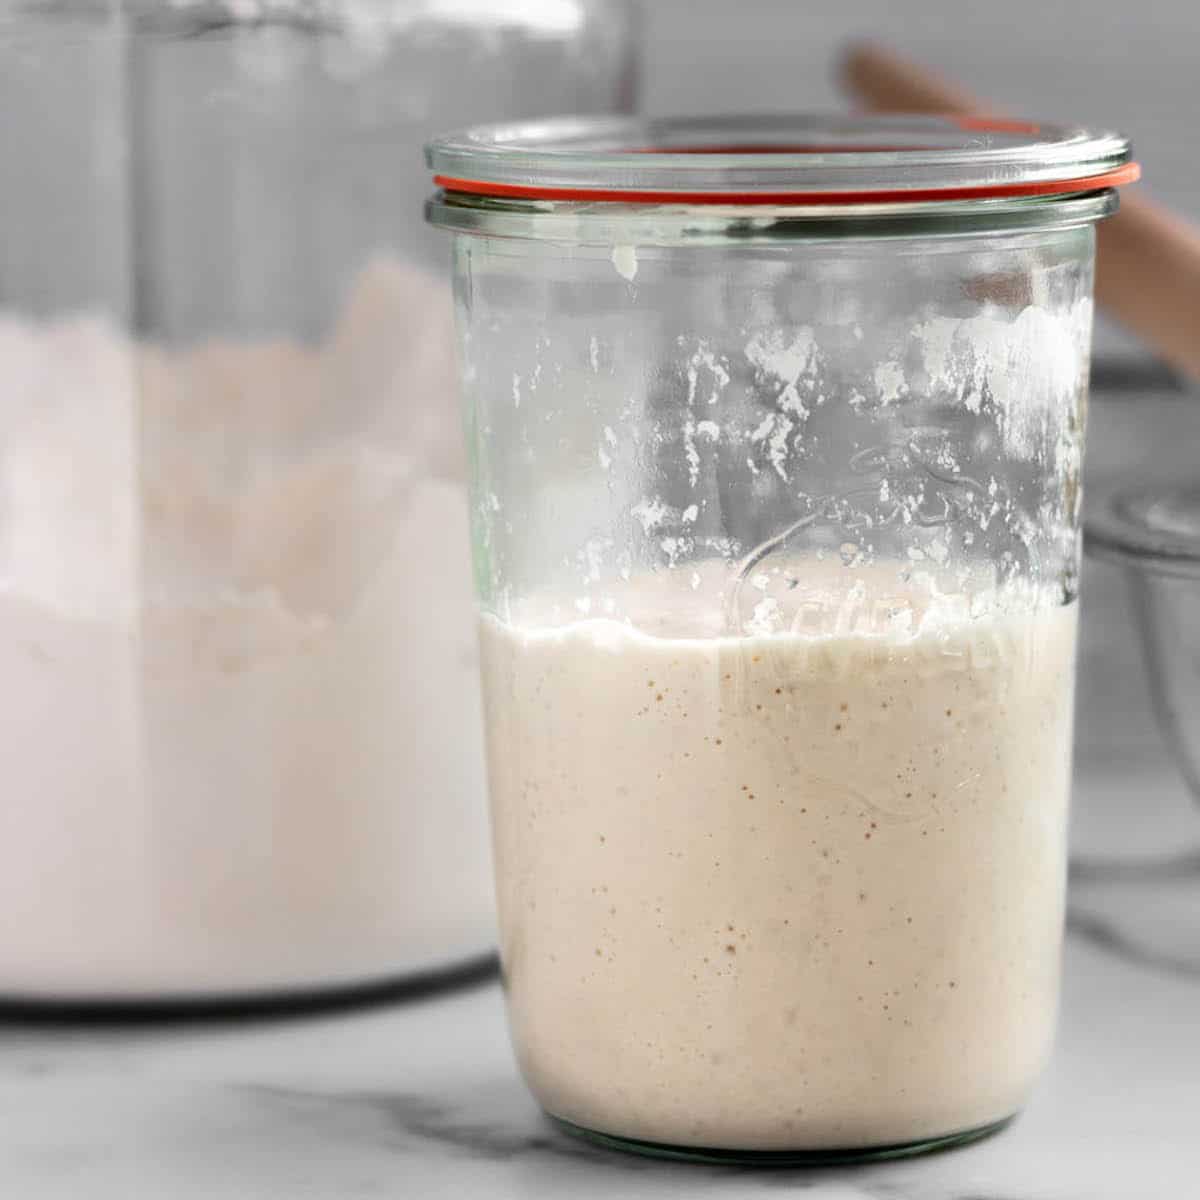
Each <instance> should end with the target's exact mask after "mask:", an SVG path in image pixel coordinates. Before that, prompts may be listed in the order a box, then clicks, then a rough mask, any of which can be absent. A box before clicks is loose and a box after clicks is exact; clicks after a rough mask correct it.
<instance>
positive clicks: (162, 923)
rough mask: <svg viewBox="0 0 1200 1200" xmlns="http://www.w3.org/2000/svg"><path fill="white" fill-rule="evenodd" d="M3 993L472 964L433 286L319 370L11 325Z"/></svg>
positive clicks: (476, 859)
mask: <svg viewBox="0 0 1200 1200" xmlns="http://www.w3.org/2000/svg"><path fill="white" fill-rule="evenodd" d="M0 371H2V372H3V376H4V389H3V401H2V404H3V407H2V409H0V424H2V427H3V436H2V437H0V506H2V507H0V670H2V672H3V678H4V681H5V690H4V696H5V702H4V703H5V713H4V720H3V721H2V722H0V763H3V766H4V770H5V776H6V799H5V800H4V802H3V804H2V805H0V911H2V912H3V914H4V920H3V923H2V928H3V932H2V933H0V993H7V994H10V995H12V994H18V995H39V996H41V995H45V996H57V997H61V996H100V997H118V996H141V995H152V996H164V995H175V994H183V995H195V994H200V993H210V992H217V993H229V992H238V991H252V990H260V989H287V988H296V987H304V988H308V987H321V986H325V985H328V984H338V983H345V982H353V981H360V980H365V979H372V978H378V977H381V976H389V975H394V974H397V973H400V972H405V971H410V970H415V969H420V968H424V967H431V966H439V965H444V964H446V963H447V962H449V961H453V960H455V959H457V958H460V957H462V956H464V955H468V954H472V953H477V952H480V951H482V950H484V949H486V947H487V945H488V942H489V941H490V938H491V911H490V910H491V902H490V873H489V871H488V868H487V839H486V822H485V817H484V813H483V811H482V803H483V800H482V797H483V766H482V757H483V756H482V745H481V742H482V735H481V732H480V728H479V722H480V714H479V694H478V682H477V650H476V637H475V615H474V605H473V601H472V598H471V586H470V572H469V566H468V550H467V546H468V533H467V503H466V496H465V488H464V486H463V482H462V477H463V467H462V451H461V434H460V429H459V424H458V413H457V407H456V406H457V401H456V387H455V382H454V364H453V335H452V329H451V318H450V311H449V298H448V295H447V293H446V289H445V287H444V285H442V284H440V283H439V282H438V281H436V280H434V279H432V278H431V277H428V276H426V275H425V274H424V273H423V272H421V271H419V270H418V269H416V268H414V267H412V266H408V265H404V264H400V263H398V262H395V261H392V260H379V261H377V262H374V263H372V264H370V265H369V266H368V267H367V268H366V269H364V271H363V272H362V274H361V275H360V277H359V278H358V280H357V281H356V283H355V285H354V286H353V288H352V289H351V294H350V297H349V300H348V303H347V305H346V308H345V310H344V312H343V314H342V318H341V321H340V323H339V325H338V327H337V328H336V329H335V331H334V332H333V334H332V336H331V337H330V338H329V340H328V341H327V343H326V344H324V345H322V346H320V347H317V348H309V347H304V346H301V345H299V344H295V343H292V342H288V341H278V342H273V343H262V342H260V343H254V344H240V343H233V342H223V343H209V344H206V345H202V346H199V347H196V348H194V349H187V350H175V349H171V350H167V349H164V348H160V347H156V346H146V345H140V344H134V343H131V342H130V341H129V340H127V339H126V338H124V337H123V336H121V335H120V334H119V333H118V332H117V331H116V330H115V329H114V328H113V327H112V326H111V325H109V324H108V323H106V322H105V321H104V320H102V319H100V318H96V317H89V316H81V317H78V318H70V319H62V320H59V321H57V322H54V323H41V324H35V323H31V322H27V321H24V320H20V319H17V318H14V317H13V316H11V315H9V316H5V317H3V318H0Z"/></svg>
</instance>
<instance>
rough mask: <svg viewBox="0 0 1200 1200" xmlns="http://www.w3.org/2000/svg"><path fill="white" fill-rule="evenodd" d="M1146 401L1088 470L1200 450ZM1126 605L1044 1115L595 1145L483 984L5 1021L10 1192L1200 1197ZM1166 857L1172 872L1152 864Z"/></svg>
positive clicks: (1121, 419) (1085, 778)
mask: <svg viewBox="0 0 1200 1200" xmlns="http://www.w3.org/2000/svg"><path fill="white" fill-rule="evenodd" d="M1148 403H1149V401H1148V400H1142V401H1139V402H1137V403H1134V402H1132V401H1129V402H1126V401H1116V402H1104V401H1101V402H1100V403H1098V404H1097V405H1096V406H1095V409H1094V415H1093V457H1092V466H1091V468H1090V476H1089V478H1090V479H1091V481H1092V482H1095V483H1105V482H1110V481H1111V479H1112V478H1114V477H1115V475H1116V474H1118V473H1119V472H1121V471H1124V470H1127V469H1129V468H1130V467H1133V468H1134V469H1136V470H1139V471H1141V472H1142V473H1143V474H1145V473H1148V472H1152V471H1153V470H1156V469H1158V468H1159V467H1160V465H1161V463H1162V462H1163V461H1164V459H1165V458H1166V457H1167V453H1168V451H1167V448H1168V447H1169V446H1170V445H1172V444H1173V445H1174V446H1176V447H1178V446H1181V445H1182V446H1186V447H1189V450H1188V453H1189V454H1191V453H1192V452H1191V450H1190V447H1194V446H1195V445H1196V444H1197V441H1196V439H1195V438H1194V437H1191V436H1189V435H1190V434H1191V433H1192V432H1193V431H1195V430H1197V429H1200V405H1198V404H1196V403H1195V398H1194V397H1181V396H1176V397H1166V398H1163V399H1162V401H1161V404H1160V405H1159V408H1158V410H1156V415H1155V417H1154V419H1153V420H1152V421H1149V422H1147V420H1146V418H1147V415H1148V413H1149V411H1150V410H1149V408H1148ZM1147 429H1150V430H1151V431H1152V433H1153V436H1152V437H1147V434H1146V430H1147ZM1123 604H1124V590H1123V587H1122V582H1121V579H1120V572H1119V571H1118V570H1117V569H1116V568H1112V567H1105V566H1101V565H1093V566H1090V567H1089V569H1088V574H1087V577H1086V578H1085V582H1084V612H1083V616H1084V620H1083V630H1084V634H1083V640H1082V652H1081V664H1080V666H1081V674H1080V708H1079V719H1078V739H1077V748H1078V763H1079V769H1078V772H1077V781H1076V789H1075V790H1076V794H1075V809H1074V811H1075V820H1074V827H1073V847H1074V849H1073V853H1074V856H1075V860H1076V861H1075V866H1074V870H1073V881H1072V888H1071V898H1070V917H1069V922H1068V937H1067V946H1066V960H1065V968H1066V969H1065V983H1064V1003H1063V1014H1062V1021H1061V1027H1060V1036H1059V1041H1058V1046H1057V1050H1056V1054H1055V1057H1054V1060H1053V1063H1052V1065H1051V1067H1050V1069H1049V1071H1048V1073H1047V1075H1046V1077H1045V1079H1044V1080H1043V1082H1042V1084H1041V1086H1040V1087H1039V1089H1038V1091H1037V1093H1036V1095H1035V1097H1034V1100H1033V1102H1032V1104H1031V1106H1030V1108H1029V1109H1028V1111H1027V1112H1026V1113H1025V1114H1024V1115H1023V1116H1022V1118H1021V1119H1020V1120H1019V1121H1018V1122H1017V1123H1016V1124H1015V1125H1014V1126H1012V1127H1011V1128H1010V1129H1008V1130H1007V1131H1005V1132H1004V1133H1002V1134H1000V1135H998V1136H997V1137H995V1138H992V1139H990V1140H988V1141H986V1142H982V1143H979V1144H977V1145H975V1146H971V1147H967V1148H964V1149H960V1150H955V1151H951V1152H948V1153H943V1154H940V1155H936V1156H931V1157H928V1158H924V1159H919V1160H913V1161H910V1162H905V1163H894V1164H890V1165H881V1166H875V1167H869V1168H858V1169H850V1168H834V1169H827V1170H821V1171H812V1170H808V1171H797V1170H769V1171H759V1172H754V1171H748V1170H742V1169H734V1168H709V1167H689V1166H679V1165H667V1164H662V1163H651V1162H648V1161H645V1160H640V1159H637V1158H632V1157H627V1156H623V1155H618V1154H614V1153H610V1152H606V1151H601V1150H597V1149H593V1148H591V1147H589V1146H586V1145H584V1144H582V1143H579V1142H576V1141H573V1140H571V1139H569V1138H567V1137H565V1136H564V1135H562V1134H560V1133H558V1132H556V1131H555V1130H553V1129H551V1128H550V1127H549V1126H548V1125H547V1124H546V1122H545V1121H544V1120H543V1119H542V1118H541V1116H540V1115H539V1113H538V1111H537V1109H536V1107H535V1106H534V1104H533V1102H532V1101H531V1100H530V1098H529V1097H528V1095H527V1093H526V1092H525V1090H524V1088H523V1086H522V1085H521V1083H520V1081H519V1079H518V1077H517V1074H516V1071H515V1068H514V1065H513V1061H512V1057H511V1054H510V1052H509V1048H508V1043H507V1039H506V1036H505V1032H504V1021H503V1006H502V998H501V993H500V989H499V986H498V985H497V984H496V983H495V981H494V980H493V981H490V982H488V983H486V984H484V985H482V986H476V987H474V988H472V989H468V990H460V991H458V992H450V993H443V994H441V995H438V996H434V997H431V998H426V999H424V1000H420V1001H410V1002H407V1003H394V1004H391V1005H388V1006H377V1007H374V1008H370V1009H359V1010H358V1011H356V1012H342V1013H340V1014H326V1015H324V1016H320V1017H307V1018H291V1019H286V1020H280V1019H277V1020H273V1021H272V1020H257V1021H252V1022H240V1023H239V1022H236V1021H224V1022H207V1023H203V1024H197V1023H192V1024H176V1025H159V1026H149V1027H142V1028H138V1027H130V1026H126V1027H114V1026H105V1025H90V1026H81V1025H69V1024H63V1023H59V1024H48V1023H42V1024H36V1023H31V1022H29V1021H24V1022H21V1021H16V1020H13V1019H12V1018H11V1017H10V1018H8V1019H5V1018H4V1017H3V1016H2V1015H0V1200H140V1198H142V1197H153V1198H155V1200H158V1198H165V1200H307V1198H309V1197H322V1198H326V1197H328V1198H332V1200H360V1198H361V1200H368V1198H386V1200H439V1198H441V1197H447V1198H451V1197H452V1198H454V1200H476V1198H478V1200H502V1198H509V1197H529V1198H531V1200H538V1198H540V1197H547V1198H550V1197H553V1198H555V1200H559V1198H561V1197H568V1196H569V1197H581V1198H586V1197H609V1196H612V1197H621V1198H622V1200H640V1198H642V1197H646V1198H649V1197H658V1196H672V1195H687V1196H717V1197H723V1198H724V1197H729V1198H735V1197H753V1196H758V1195H770V1194H772V1193H777V1192H780V1191H787V1190H795V1191H805V1192H806V1193H807V1194H809V1195H811V1196H813V1197H814V1200H868V1198H869V1200H1192V1198H1193V1197H1200V812H1198V811H1197V810H1196V808H1195V807H1194V806H1193V805H1192V803H1191V802H1190V800H1189V798H1188V797H1187V796H1186V795H1185V794H1184V791H1183V788H1182V785H1181V784H1180V783H1179V781H1178V779H1177V777H1176V776H1175V775H1174V774H1173V772H1172V771H1171V769H1170V767H1169V765H1168V764H1166V763H1165V762H1164V760H1163V756H1162V747H1161V743H1160V742H1159V741H1158V739H1157V736H1156V734H1155V732H1154V729H1153V725H1152V722H1151V719H1150V717H1149V714H1148V708H1147V705H1146V695H1145V686H1144V681H1143V679H1142V675H1141V665H1140V655H1139V652H1138V647H1137V642H1136V639H1134V637H1133V636H1132V632H1131V629H1130V626H1129V622H1128V614H1127V613H1126V612H1125V610H1124V607H1123ZM1189 855H1190V856H1191V859H1190V860H1189V857H1188V856H1189ZM1168 860H1171V861H1175V862H1177V863H1182V866H1181V867H1180V868H1179V869H1177V870H1176V871H1174V872H1163V871H1161V870H1158V871H1151V872H1146V871H1144V870H1142V869H1140V868H1139V866H1138V864H1139V863H1151V864H1155V863H1160V862H1163V861H1168ZM1113 862H1116V863H1117V864H1118V869H1115V870H1114V869H1112V868H1111V867H1106V866H1105V865H1104V864H1105V863H1110V864H1111V863H1113Z"/></svg>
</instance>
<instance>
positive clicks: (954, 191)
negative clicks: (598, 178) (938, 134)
mask: <svg viewBox="0 0 1200 1200" xmlns="http://www.w3.org/2000/svg"><path fill="white" fill-rule="evenodd" d="M1141 174H1142V169H1141V167H1140V166H1139V165H1138V164H1137V163H1135V162H1131V163H1124V164H1122V165H1121V166H1119V167H1113V168H1112V170H1110V171H1104V172H1102V173H1101V174H1099V175H1083V176H1079V177H1076V178H1074V179H1037V180H1028V181H1025V182H1017V183H990V184H979V185H975V186H971V185H967V186H965V187H941V188H899V189H894V190H886V189H884V190H881V189H860V190H855V191H837V192H826V191H804V192H796V191H792V192H717V191H711V192H675V191H641V190H638V189H623V188H571V187H542V186H540V185H538V184H523V183H487V182H484V181H482V180H471V179H455V178H452V177H451V176H448V175H435V176H434V177H433V182H434V183H435V184H436V185H437V186H438V187H440V188H442V189H443V190H445V191H447V192H455V193H465V194H467V195H473V196H495V197H498V198H505V199H510V200H564V201H610V202H612V203H618V204H732V205H744V204H774V205H797V206H803V205H820V204H906V203H907V204H920V203H925V202H929V201H938V200H1001V199H1006V198H1017V197H1022V196H1060V195H1068V194H1071V193H1075V192H1097V191H1101V190H1102V189H1104V188H1114V187H1121V186H1123V185H1124V184H1127V183H1133V182H1135V181H1136V180H1138V179H1140V178H1141Z"/></svg>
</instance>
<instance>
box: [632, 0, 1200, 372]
mask: <svg viewBox="0 0 1200 1200" xmlns="http://www.w3.org/2000/svg"><path fill="white" fill-rule="evenodd" d="M643 22H644V35H645V42H644V60H643V63H644V67H643V75H642V100H643V108H644V109H645V111H646V112H648V113H651V114H655V115H666V114H677V113H688V112H691V113H704V112H722V111H739V110H740V111H744V112H746V111H770V110H776V111H779V110H786V109H830V108H838V107H845V105H846V100H845V98H844V97H843V96H841V95H840V94H839V91H838V88H837V84H836V79H835V64H836V62H837V59H838V56H839V53H840V51H841V48H842V47H843V46H844V45H845V44H846V43H847V42H849V41H852V40H859V39H864V38H866V39H871V40H875V41H880V42H885V43H887V44H889V45H891V46H893V47H894V48H895V49H897V50H899V51H901V52H903V53H904V54H906V55H908V56H910V57H912V58H914V59H917V60H918V61H921V62H923V63H925V64H926V65H928V66H931V67H935V68H937V69H938V70H939V71H940V72H942V73H943V74H945V75H947V76H949V77H952V78H953V79H955V80H956V81H958V82H959V83H961V84H963V85H964V86H966V87H968V88H969V89H970V90H972V91H973V92H975V93H976V94H977V95H979V96H981V97H982V98H983V99H984V100H986V101H988V102H989V103H990V104H992V105H994V106H995V107H996V108H997V109H1002V110H1004V111H1011V112H1013V113H1015V114H1019V115H1024V116H1033V117H1041V118H1043V119H1051V120H1058V121H1065V122H1078V123H1080V124H1087V125H1098V126H1107V127H1111V128H1116V129H1119V130H1121V131H1122V132H1123V133H1127V134H1129V135H1130V136H1131V137H1132V138H1133V140H1134V148H1135V150H1136V152H1137V156H1138V158H1139V159H1140V161H1141V162H1142V165H1143V168H1144V170H1145V182H1144V184H1142V185H1139V186H1142V187H1144V188H1146V189H1147V190H1148V191H1149V192H1150V193H1151V194H1152V195H1154V196H1155V197H1156V198H1158V199H1160V200H1162V201H1163V202H1164V203H1166V204H1169V205H1170V206H1171V207H1173V208H1175V209H1177V210H1178V211H1180V212H1182V213H1185V214H1187V215H1188V216H1190V217H1191V218H1192V219H1194V220H1200V137H1198V136H1197V128H1196V126H1197V121H1198V120H1200V0H1137V2H1132V0H1089V2H1084V0H1074V2H1067V0H990V2H989V3H986V4H980V3H975V4H963V3H951V2H948V0H907V2H905V0H838V2H837V3H830V2H828V0H821V2H809V3H804V2H803V0H790V2H789V0H645V3H644V6H643ZM1198 321H1200V318H1198ZM1097 353H1098V355H1100V356H1101V357H1105V358H1112V357H1114V356H1119V357H1129V356H1138V355H1140V354H1141V353H1142V352H1141V349H1140V347H1139V346H1137V344H1136V343H1134V342H1133V341H1132V340H1130V339H1127V338H1124V337H1122V336H1121V334H1120V333H1119V332H1118V331H1116V330H1114V329H1113V328H1111V327H1109V326H1108V325H1107V324H1104V325H1103V326H1102V328H1101V329H1099V330H1098V336H1097Z"/></svg>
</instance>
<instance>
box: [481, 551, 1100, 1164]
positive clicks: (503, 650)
mask: <svg viewBox="0 0 1200 1200" xmlns="http://www.w3.org/2000/svg"><path fill="white" fill-rule="evenodd" d="M822 569H823V568H822ZM808 570H809V573H810V574H811V573H812V568H808ZM872 571H873V572H874V575H872V573H871V572H872ZM796 573H797V575H798V576H799V577H800V578H801V579H802V580H803V579H804V578H805V573H806V568H805V567H804V566H803V565H801V566H800V567H799V569H798V570H797V572H796ZM818 574H820V571H819V570H818ZM853 577H854V578H855V579H861V580H863V581H864V582H865V588H866V592H867V594H869V595H874V596H879V595H883V596H885V597H891V601H890V602H889V603H884V604H875V605H874V606H868V607H866V608H865V609H864V610H863V612H860V613H859V614H858V615H857V616H854V615H852V616H851V618H850V619H847V620H835V621H832V622H830V626H829V628H827V629H825V630H823V631H821V632H817V633H815V634H806V633H802V632H787V631H784V632H769V633H747V634H742V635H738V636H725V635H722V634H721V633H720V630H721V628H723V626H722V624H721V621H722V617H721V611H720V605H714V607H713V608H712V610H711V611H707V610H705V609H704V607H703V601H702V600H701V599H700V598H701V597H703V596H704V595H707V594H709V591H710V589H709V588H707V587H704V588H699V589H696V590H693V586H694V585H695V583H696V580H695V579H693V580H692V584H691V585H689V583H688V582H687V577H686V574H685V572H683V571H678V572H667V573H664V574H663V575H660V576H659V577H658V578H656V579H654V580H653V581H649V580H643V581H640V582H639V581H638V580H637V579H636V578H635V580H634V581H633V583H631V584H630V585H628V587H629V589H630V594H629V595H627V596H626V597H625V599H624V601H623V609H622V615H623V617H624V618H625V619H623V620H617V619H595V618H589V619H582V620H578V619H574V620H573V619H572V618H571V616H566V617H564V616H563V615H562V614H563V613H564V612H565V613H573V611H574V610H573V609H572V607H571V606H570V605H569V604H563V605H559V606H556V605H555V604H554V602H553V601H551V600H547V599H542V600H538V601H533V602H530V603H529V604H527V605H524V606H521V607H519V608H518V610H517V611H516V612H514V613H513V614H512V617H511V621H510V622H508V623H501V622H500V621H498V620H497V619H495V618H493V617H490V616H489V617H486V618H485V619H484V622H483V661H484V684H485V707H486V715H487V729H488V753H489V767H490V776H491V789H492V803H493V819H494V836H495V842H496V861H497V870H498V886H499V899H500V912H501V926H502V935H501V936H502V952H503V958H504V964H505V971H506V974H507V979H508V989H509V1003H510V1009H511V1019H512V1025H513V1030H514V1038H515V1042H516V1045H517V1049H518V1053H519V1057H520V1061H521V1064H522V1067H523V1070H524V1072H525V1074H526V1076H527V1078H528V1081H529V1083H530V1085H531V1086H532V1088H533V1090H534V1092H535V1093H536V1094H537V1096H538V1097H539V1098H540V1100H541V1102H542V1103H543V1104H544V1106H545V1107H546V1108H547V1110H548V1111H549V1112H551V1113H553V1114H555V1115H557V1116H559V1117H562V1118H565V1119H567V1120H569V1121H572V1122H575V1123H576V1124H578V1125H581V1126H584V1127H587V1128H590V1129H594V1130H600V1131H603V1132H606V1133H609V1134H615V1135H624V1136H628V1137H634V1138H639V1139H645V1140H650V1141H656V1142H663V1143H674V1144H678V1145H685V1146H707V1147H722V1148H738V1149H761V1150H784V1149H788V1150H803V1149H822V1148H834V1147H868V1146H872V1145H888V1144H892V1143H902V1142H908V1141H913V1140H918V1139H922V1138H926V1137H931V1136H935V1135H939V1134H948V1133H951V1132H955V1131H961V1130H967V1129H971V1128H975V1127H978V1126H982V1125H986V1124H988V1123H990V1122H993V1121H996V1120H998V1119H1000V1118H1003V1117H1005V1116H1007V1115H1009V1114H1011V1113H1012V1112H1014V1111H1015V1110H1016V1109H1017V1108H1018V1107H1019V1106H1020V1105H1021V1104H1022V1102H1023V1100H1024V1098H1025V1096H1026V1093H1027V1091H1028V1089H1029V1087H1030V1085H1031V1083H1032V1081H1033V1079H1034V1077H1035V1076H1036V1074H1037V1072H1038V1070H1039V1068H1040V1067H1041V1065H1042V1063H1043V1060H1044V1059H1045V1057H1046V1054H1047V1050H1048V1047H1049V1044H1050V1040H1051V1036H1052V1031H1053V1025H1054V1019H1055V1011H1056V1004H1057V991H1058V974H1059V950H1060V937H1061V926H1062V905H1063V884H1064V864H1065V818H1066V809H1067V794H1068V781H1069V756H1070V745H1071V716H1072V692H1073V660H1074V645H1075V624H1076V616H1075V606H1074V605H1073V604H1071V605H1067V606H1065V607H1025V608H1024V609H1022V608H1021V606H1016V608H1015V609H1014V608H1013V606H1008V608H1007V609H1006V608H1005V607H1004V606H1001V605H993V606H991V608H990V610H989V608H988V605H986V604H984V605H979V604H975V605H973V606H970V610H968V606H967V605H966V604H965V603H957V602H951V601H945V602H940V601H937V600H932V601H931V600H930V599H929V598H928V597H926V598H920V597H918V596H917V595H916V594H915V593H910V592H906V590H905V586H904V585H898V584H897V583H896V579H897V571H896V570H895V569H892V570H890V571H889V570H887V569H886V568H884V567H879V568H872V569H871V571H868V570H858V571H856V572H854V573H853ZM706 578H707V577H706ZM860 591H861V589H860ZM630 596H632V599H631V598H630ZM972 611H973V612H975V613H976V615H975V616H973V617H972V616H971V615H970V612H972ZM556 617H557V621H558V623H556Z"/></svg>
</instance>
